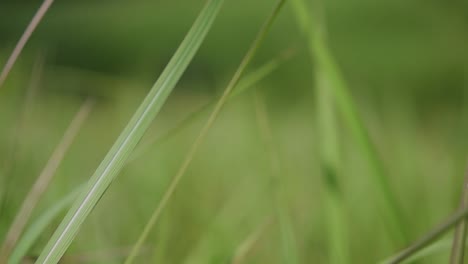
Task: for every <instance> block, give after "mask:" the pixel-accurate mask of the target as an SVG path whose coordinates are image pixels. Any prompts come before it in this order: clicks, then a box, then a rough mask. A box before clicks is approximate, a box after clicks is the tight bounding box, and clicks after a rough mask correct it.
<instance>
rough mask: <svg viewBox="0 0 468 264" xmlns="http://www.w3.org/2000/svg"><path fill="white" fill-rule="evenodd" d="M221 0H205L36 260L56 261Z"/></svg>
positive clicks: (193, 49) (122, 161)
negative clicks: (192, 22)
mask: <svg viewBox="0 0 468 264" xmlns="http://www.w3.org/2000/svg"><path fill="white" fill-rule="evenodd" d="M222 3H223V0H210V1H208V2H207V3H206V5H205V7H204V8H203V10H202V11H201V12H200V14H199V16H198V18H197V19H196V21H195V22H194V24H193V25H192V28H191V29H190V31H189V32H188V34H187V35H186V37H185V39H184V40H183V41H182V43H181V45H180V46H179V48H178V49H177V51H176V53H175V54H174V56H173V57H172V58H171V60H170V62H169V64H168V65H167V66H166V68H165V69H164V71H163V73H162V74H161V76H160V77H159V78H158V80H157V81H156V83H155V84H154V86H153V87H152V88H151V90H150V91H149V93H148V95H147V96H146V98H145V99H144V100H143V102H142V104H141V105H140V107H139V108H138V109H137V111H136V112H135V114H134V115H133V117H132V118H131V120H130V122H129V123H128V124H127V126H126V127H125V129H124V130H123V131H122V133H121V134H120V136H119V137H118V139H117V140H116V142H115V143H114V145H113V146H112V148H111V149H110V151H109V152H108V153H107V155H106V157H105V158H104V160H103V161H102V162H101V164H100V165H99V167H98V168H97V170H96V172H95V173H94V174H93V176H92V177H91V179H90V180H89V181H88V184H87V187H86V190H85V191H84V192H83V193H82V194H81V195H80V196H79V198H78V199H77V200H76V202H75V203H74V204H73V206H72V207H71V209H70V210H69V211H68V213H67V215H66V216H65V218H64V219H63V221H62V223H61V224H60V225H59V227H58V228H57V230H56V231H55V233H54V235H53V236H52V238H51V239H50V240H49V243H47V245H46V247H45V249H44V250H43V251H42V253H41V255H40V256H39V259H38V260H37V262H36V263H53V264H55V263H57V262H58V261H59V260H60V258H61V257H62V256H63V254H64V253H65V251H66V249H67V248H68V247H69V245H70V244H71V242H72V241H73V239H74V238H75V236H76V234H77V232H78V230H79V228H80V226H81V224H82V223H83V222H84V220H85V219H86V217H87V216H88V215H89V213H90V212H91V210H92V209H93V208H94V207H95V205H96V204H97V203H98V201H99V199H100V198H101V197H102V195H103V194H104V192H105V191H106V189H107V188H108V187H109V186H110V184H111V183H112V181H113V180H114V178H115V177H116V176H117V174H118V173H119V172H120V170H121V169H122V167H123V166H124V164H125V162H126V160H127V159H128V157H129V155H130V153H131V151H132V150H133V149H134V148H135V146H136V145H137V144H138V141H139V140H140V139H141V137H142V136H143V134H144V133H145V131H146V130H147V129H148V127H149V125H150V124H151V122H152V120H153V119H154V117H155V116H156V115H157V114H158V112H159V110H160V109H161V107H162V106H163V104H164V103H165V101H166V99H167V97H168V96H169V94H170V93H171V92H172V90H173V88H174V87H175V85H176V84H177V82H178V81H179V79H180V77H181V76H182V74H183V72H184V71H185V69H186V68H187V66H188V65H189V63H190V62H191V61H192V58H193V57H194V56H195V54H196V52H197V51H198V49H199V47H200V46H201V44H202V42H203V40H204V39H205V36H206V35H207V33H208V31H209V29H210V28H211V26H212V24H213V22H214V20H215V18H216V16H217V14H218V12H219V10H220V9H221V6H222Z"/></svg>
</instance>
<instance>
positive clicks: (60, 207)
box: [8, 184, 85, 264]
mask: <svg viewBox="0 0 468 264" xmlns="http://www.w3.org/2000/svg"><path fill="white" fill-rule="evenodd" d="M84 187H85V185H84V184H83V185H80V186H79V187H78V188H76V189H75V190H74V191H72V192H70V193H69V194H67V195H66V196H65V197H63V198H61V199H58V201H57V202H56V203H55V204H54V205H53V206H52V207H50V208H48V209H47V210H45V211H44V212H43V213H42V214H41V215H40V216H39V217H38V218H37V220H35V221H34V222H33V223H32V224H31V226H30V227H29V228H28V229H26V231H25V232H24V234H23V236H22V237H21V239H20V240H19V241H18V243H17V245H16V247H15V249H14V250H13V252H12V253H11V255H10V258H9V259H8V264H19V263H21V260H22V259H23V257H24V256H26V254H27V253H28V251H29V250H30V249H31V247H32V245H33V244H34V243H35V242H36V241H37V239H38V238H39V236H40V235H41V234H42V233H43V232H44V230H45V229H46V228H47V227H48V226H49V225H50V224H51V223H52V221H53V220H54V219H56V218H57V217H58V216H59V215H60V213H61V212H63V211H65V209H67V208H68V207H69V206H70V205H71V204H72V202H73V201H74V200H75V199H76V197H77V196H78V194H79V193H80V192H82V191H83V190H84Z"/></svg>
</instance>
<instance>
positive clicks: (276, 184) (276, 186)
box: [254, 92, 300, 264]
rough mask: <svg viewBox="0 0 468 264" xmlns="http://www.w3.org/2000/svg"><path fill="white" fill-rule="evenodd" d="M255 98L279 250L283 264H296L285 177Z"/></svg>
mask: <svg viewBox="0 0 468 264" xmlns="http://www.w3.org/2000/svg"><path fill="white" fill-rule="evenodd" d="M254 95H255V96H254V98H255V115H256V119H257V123H258V126H259V131H260V136H261V138H262V140H263V141H264V142H263V143H264V145H265V148H266V152H267V155H268V161H269V163H270V168H271V172H270V174H271V177H272V183H273V184H272V195H273V202H274V208H275V210H276V213H277V217H278V223H279V227H280V235H281V248H282V257H283V261H282V262H283V263H291V264H295V263H296V264H297V263H300V261H299V253H298V250H297V240H296V236H295V234H294V229H293V226H292V221H291V217H290V215H289V213H288V210H287V209H288V208H287V198H286V197H285V196H286V195H285V191H284V187H283V183H284V182H283V181H282V178H283V177H284V176H285V175H286V174H285V173H284V170H283V168H282V165H281V164H282V161H281V158H280V155H279V152H278V150H277V148H276V146H275V144H274V138H273V132H272V130H271V127H270V121H269V118H268V114H267V110H266V106H265V103H264V101H263V98H262V97H261V95H259V93H258V92H256V93H255V94H254Z"/></svg>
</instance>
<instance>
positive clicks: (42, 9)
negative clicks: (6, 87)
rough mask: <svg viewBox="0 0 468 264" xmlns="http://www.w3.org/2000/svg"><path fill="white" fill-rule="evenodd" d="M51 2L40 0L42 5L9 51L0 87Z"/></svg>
mask: <svg viewBox="0 0 468 264" xmlns="http://www.w3.org/2000/svg"><path fill="white" fill-rule="evenodd" d="M53 2H54V0H44V2H42V5H41V6H40V7H39V9H38V10H37V12H36V14H35V15H34V17H33V18H32V20H31V22H29V25H28V26H27V27H26V30H25V31H24V33H23V35H22V36H21V38H20V39H19V41H18V43H17V44H16V46H15V48H14V49H13V52H12V53H11V55H10V57H9V58H8V60H7V62H6V64H5V66H3V69H2V71H1V72H0V88H1V87H2V85H3V83H4V82H5V80H6V78H7V77H8V74H9V73H10V71H11V69H12V68H13V65H15V62H16V61H17V60H18V57H19V55H20V54H21V51H23V48H24V46H25V45H26V43H27V42H28V40H29V38H30V37H31V35H32V33H33V32H34V30H35V29H36V27H37V25H39V23H40V22H41V20H42V18H43V17H44V15H45V14H46V12H47V10H49V7H50V6H51V5H52V3H53Z"/></svg>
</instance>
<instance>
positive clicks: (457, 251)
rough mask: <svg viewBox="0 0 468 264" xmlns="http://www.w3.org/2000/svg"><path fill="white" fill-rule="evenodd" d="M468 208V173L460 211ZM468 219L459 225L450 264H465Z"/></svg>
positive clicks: (456, 229)
mask: <svg viewBox="0 0 468 264" xmlns="http://www.w3.org/2000/svg"><path fill="white" fill-rule="evenodd" d="M467 206H468V172H467V173H466V176H465V180H464V183H463V191H462V197H461V202H460V209H463V208H465V207H467ZM467 224H468V222H467V219H465V220H463V221H461V222H460V223H458V225H457V227H456V228H455V234H454V236H453V244H452V253H451V255H450V264H463V263H464V261H463V260H464V257H465V244H466V229H467Z"/></svg>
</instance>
